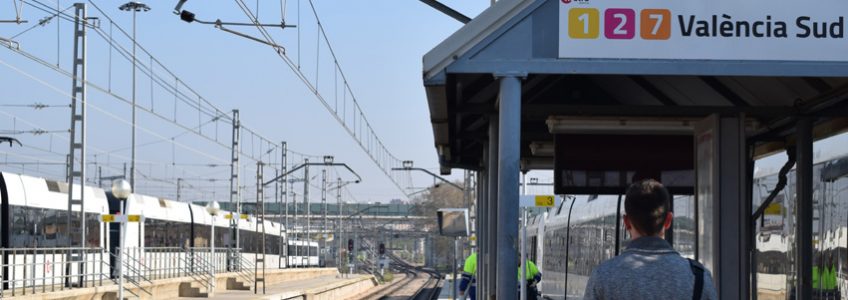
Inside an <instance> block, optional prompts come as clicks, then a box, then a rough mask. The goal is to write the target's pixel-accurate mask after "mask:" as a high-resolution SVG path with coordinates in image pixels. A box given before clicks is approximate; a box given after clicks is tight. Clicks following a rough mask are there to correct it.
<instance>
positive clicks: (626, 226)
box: [622, 215, 633, 230]
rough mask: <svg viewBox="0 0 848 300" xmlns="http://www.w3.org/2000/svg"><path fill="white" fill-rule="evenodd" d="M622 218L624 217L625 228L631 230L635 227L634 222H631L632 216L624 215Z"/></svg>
mask: <svg viewBox="0 0 848 300" xmlns="http://www.w3.org/2000/svg"><path fill="white" fill-rule="evenodd" d="M622 218H624V230H630V228H633V224H630V217H628V216H627V215H624V216H623V217H622Z"/></svg>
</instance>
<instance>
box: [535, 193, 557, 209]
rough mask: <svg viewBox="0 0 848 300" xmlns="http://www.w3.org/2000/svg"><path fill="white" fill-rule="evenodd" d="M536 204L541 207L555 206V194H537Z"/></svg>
mask: <svg viewBox="0 0 848 300" xmlns="http://www.w3.org/2000/svg"><path fill="white" fill-rule="evenodd" d="M535 200H536V206H539V207H554V205H555V202H554V196H547V195H546V196H536V199H535Z"/></svg>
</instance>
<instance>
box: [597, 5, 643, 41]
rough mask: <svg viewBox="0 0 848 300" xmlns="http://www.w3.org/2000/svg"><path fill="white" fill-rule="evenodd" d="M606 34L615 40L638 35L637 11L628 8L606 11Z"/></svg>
mask: <svg viewBox="0 0 848 300" xmlns="http://www.w3.org/2000/svg"><path fill="white" fill-rule="evenodd" d="M604 36H605V37H607V38H608V39H615V40H629V39H633V37H634V36H636V12H635V11H633V10H632V9H627V8H610V9H607V10H606V11H604Z"/></svg>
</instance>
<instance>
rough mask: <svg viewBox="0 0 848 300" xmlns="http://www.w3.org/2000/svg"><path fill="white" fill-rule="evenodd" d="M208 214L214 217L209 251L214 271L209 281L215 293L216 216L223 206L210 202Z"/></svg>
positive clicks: (211, 271)
mask: <svg viewBox="0 0 848 300" xmlns="http://www.w3.org/2000/svg"><path fill="white" fill-rule="evenodd" d="M206 212H208V213H209V215H211V216H212V233H211V235H212V237H211V238H210V240H211V242H210V247H209V249H210V250H209V252H210V254H211V257H212V259H211V260H212V269H211V270H210V273H212V276H210V277H209V281H210V282H209V287H210V289H211V290H212V293H214V292H215V281H216V280H215V262H216V259H215V216H217V215H218V213H219V212H221V205H220V204H218V201H214V200H213V201H212V202H209V203H208V204H206Z"/></svg>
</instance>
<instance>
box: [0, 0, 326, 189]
mask: <svg viewBox="0 0 848 300" xmlns="http://www.w3.org/2000/svg"><path fill="white" fill-rule="evenodd" d="M26 2H27V5H30V6H33V7H36V5H39V6H41V7H40V8H39V9H38V10H40V11H43V12H46V13H48V14H52V15H56V17H54V19H55V20H58V21H61V22H63V21H69V22H71V21H73V20H72V19H70V18H68V16H69V15H67V14H66V13H63V12H62V11H59V10H58V8H57V9H52V8H50V9H48V8H49V6H47V5H43V3H41V2H38V1H37V0H26ZM29 2H33V3H29ZM90 2H91V1H90ZM91 3H92V4H93V5H94V6H95V7H96V4H94V3H93V2H91ZM45 7H48V8H45ZM96 8H97V9H98V10H100V9H99V8H98V7H96ZM101 12H102V10H101ZM103 15H104V16H105V17H106V18H107V19H109V22H110V31H111V28H113V27H117V28H116V29H117V30H118V32H121V33H124V34H125V35H126V32H125V31H123V29H121V28H120V26H117V24H115V23H114V22H113V21H112V20H111V19H110V18H108V16H106V15H105V13H103ZM283 15H284V12H283ZM57 23H60V22H57ZM90 28H92V27H90ZM92 31H94V32H95V33H96V35H94V36H100V37H101V38H103V40H104V41H106V42H107V44H108V45H109V49H110V53H111V52H112V51H113V50H117V51H116V52H117V53H119V55H121V56H123V55H122V54H121V53H122V52H123V54H126V53H127V52H126V51H124V50H126V48H125V47H123V46H121V45H120V44H119V43H118V42H117V41H116V40H115V39H114V38H113V37H112V34H111V33H106V32H105V31H104V30H101V29H99V28H97V27H94V29H93V30H92ZM135 42H136V41H133V43H135ZM7 48H8V47H7ZM121 48H123V49H121ZM139 48H140V49H142V51H143V52H144V53H147V54H149V52H147V50H146V49H144V48H143V47H140V46H139ZM9 49H10V50H12V51H13V52H15V53H17V54H19V55H22V56H23V57H24V58H27V59H29V60H31V61H34V62H36V63H38V64H41V65H44V66H46V67H48V68H50V69H52V70H54V71H56V72H58V73H59V74H61V75H64V76H67V77H69V78H74V76H73V75H72V74H70V72H68V71H67V70H64V69H63V68H62V67H61V66H60V64H59V63H58V62H57V63H56V64H52V63H48V62H47V61H46V60H44V59H41V58H39V57H37V56H35V55H32V54H30V53H28V52H26V51H15V49H11V48H9ZM17 50H20V49H17ZM57 57H58V55H57ZM124 58H127V57H124ZM57 59H58V58H57ZM128 60H131V58H128ZM149 61H151V63H150V64H142V63H140V62H132V63H134V64H138V65H139V69H144V70H147V73H145V74H147V75H149V76H150V77H151V80H152V81H153V82H152V83H153V84H156V86H158V87H161V88H162V89H163V90H165V91H166V92H168V93H171V94H174V95H175V97H176V98H178V99H180V100H181V101H182V100H185V101H184V102H185V103H186V104H188V105H195V104H196V103H198V102H200V103H204V105H195V106H194V107H192V108H193V109H194V110H198V111H202V112H204V113H208V114H209V115H210V117H211V116H212V115H214V116H215V117H216V118H219V119H220V120H218V121H216V122H214V123H215V124H218V123H219V121H220V123H228V122H231V117H230V115H229V114H228V113H223V110H221V109H218V108H217V107H214V105H211V103H210V102H208V101H207V100H206V99H205V98H202V97H200V96H199V95H197V94H196V93H194V91H193V90H192V89H191V88H190V87H189V86H188V85H186V84H185V83H184V82H182V79H180V78H179V77H176V75H173V73H172V72H171V71H170V70H168V69H167V68H166V67H164V65H161V63H159V61H158V60H156V59H155V57H153V56H152V55H151V56H150V59H149ZM0 63H2V64H4V65H6V66H7V67H9V68H11V69H13V70H15V69H16V67H14V66H12V65H11V64H8V63H6V62H5V61H0ZM157 65H158V66H159V67H157ZM145 66H146V67H145ZM160 70H164V71H166V72H167V74H170V75H172V76H173V78H165V77H162V76H161V72H160ZM15 71H16V72H17V71H21V70H20V69H18V70H15ZM110 72H111V70H110ZM27 77H29V78H30V79H32V80H35V81H36V82H39V83H40V84H42V85H45V84H46V85H45V86H48V87H50V88H51V89H53V90H54V91H56V92H59V93H60V94H62V95H63V96H66V97H69V96H68V94H67V93H66V92H64V89H60V88H56V87H55V86H52V85H50V84H49V83H47V82H46V81H43V80H41V79H39V78H37V77H35V76H31V74H30V76H27ZM172 81H173V82H174V83H173V84H171V82H172ZM84 84H86V85H87V86H89V87H92V88H93V89H95V90H97V91H99V92H102V93H103V94H105V95H106V96H108V97H110V98H113V99H116V100H119V101H122V102H124V103H128V101H127V100H126V99H125V98H124V97H122V96H120V95H118V94H117V92H114V91H113V90H112V88H111V76H110V78H109V86H108V88H103V87H102V86H101V85H98V84H95V83H93V82H91V81H86V82H84ZM180 85H182V87H180ZM169 86H170V87H172V88H170V89H169V88H168V87H169ZM195 96H197V98H195ZM191 98H194V99H191ZM198 99H200V100H198ZM191 100H198V101H191ZM90 102H91V101H89V103H90ZM181 103H182V102H181ZM206 104H208V105H206ZM57 107H58V106H57ZM66 107H67V106H66ZM91 107H92V108H93V109H94V110H97V111H98V112H99V113H103V114H104V115H106V116H109V117H110V118H112V119H116V120H119V121H122V120H121V118H119V117H118V116H117V115H115V114H114V113H111V112H110V111H108V110H104V109H102V108H100V107H99V106H97V105H92V106H91ZM138 108H140V110H141V111H144V112H146V113H148V114H150V115H152V116H154V117H156V118H158V119H161V120H163V121H165V123H167V124H171V125H173V126H175V127H177V128H180V129H183V130H184V131H183V132H182V133H180V134H179V135H178V136H182V135H185V134H187V132H191V133H195V135H196V136H200V137H201V138H203V139H205V140H207V141H210V142H212V143H214V144H217V145H220V146H222V147H223V148H225V149H228V148H229V144H223V143H221V142H219V141H218V140H217V139H215V138H212V137H211V136H210V134H208V133H207V134H204V133H200V132H199V130H192V129H195V128H192V126H191V125H185V124H184V123H181V122H177V120H176V117H174V118H173V119H171V118H170V116H169V117H165V116H164V115H163V114H162V112H161V111H159V112H156V111H154V110H153V107H152V105H151V107H150V108H149V109H148V108H145V107H143V106H141V105H140V104H139V106H138ZM174 113H175V114H176V110H175V111H174ZM124 123H127V122H126V121H124ZM208 123H209V121H207V123H203V124H200V125H199V126H197V127H203V126H204V125H206V124H208ZM229 125H231V124H229ZM139 128H140V129H142V130H145V129H146V128H142V127H139ZM147 130H148V131H146V133H150V134H151V135H152V136H154V137H156V138H158V139H159V140H158V141H155V142H158V143H162V142H169V143H170V144H171V145H172V146H178V145H179V144H180V142H176V141H173V138H168V137H166V136H164V135H156V134H155V132H150V131H149V129H147ZM242 131H243V132H245V133H247V135H250V136H253V137H252V138H255V139H257V140H261V142H259V143H258V144H256V146H255V147H254V149H247V148H245V149H238V153H239V155H242V156H245V157H247V158H250V159H254V160H264V161H268V160H276V159H277V157H278V156H279V153H278V151H279V149H278V143H277V142H271V141H270V139H268V138H266V137H264V136H262V135H260V134H259V133H257V132H256V131H254V130H253V129H251V128H249V127H245V126H244V124H243V123H242ZM51 133H55V132H51ZM49 136H50V138H51V147H52V138H53V136H54V135H53V134H50V135H49ZM57 137H60V138H62V139H64V140H67V137H66V136H64V135H57ZM216 138H217V135H216ZM243 145H244V144H243ZM89 147H90V148H91V149H93V150H95V151H91V152H89V154H88V155H87V157H91V156H93V157H95V158H96V157H97V156H98V155H102V156H101V157H107V159H108V158H109V157H113V158H120V157H123V156H121V155H117V154H114V153H112V152H114V151H105V150H99V149H97V148H96V147H92V146H89ZM180 148H181V149H186V150H189V151H190V152H192V153H196V152H194V151H192V150H191V149H188V148H186V147H183V146H180ZM189 148H191V147H189ZM257 148H258V149H259V150H258V151H257V150H256V149H257ZM266 149H267V151H265V150H266ZM195 150H198V149H195ZM48 151H50V152H51V154H55V155H57V156H64V155H66V154H64V153H60V152H56V151H53V150H49V149H48ZM97 151H100V152H97ZM117 151H120V150H117ZM201 152H202V151H201ZM288 152H289V153H291V154H293V155H290V156H289V157H291V158H292V159H294V158H295V157H296V156H300V157H301V158H306V157H308V158H320V157H322V156H321V155H313V154H308V153H305V152H301V151H296V150H292V149H291V148H289V150H288ZM198 154H199V153H198ZM199 156H203V157H205V158H209V159H213V160H215V159H214V158H213V157H215V158H217V156H214V155H211V154H209V155H208V156H207V155H199ZM215 161H218V162H220V163H218V164H214V165H220V166H229V165H228V164H225V163H224V162H225V161H223V160H215ZM35 163H36V165H37V162H35ZM149 164H150V165H158V166H167V165H169V164H168V163H163V162H150V163H149ZM87 165H91V163H89V164H87ZM102 165H103V166H104V167H105V164H102ZM118 165H119V164H118ZM170 165H171V166H189V165H188V164H176V163H174V162H173V161H172V162H171V163H170ZM197 165H208V164H197ZM248 165H250V164H248ZM276 167H277V166H276V164H275V165H274V168H276ZM114 169H116V170H120V168H114ZM222 169H224V168H222ZM170 170H171V171H168V172H173V173H176V172H177V169H176V168H171V169H170ZM183 171H186V170H185V169H184V170H183ZM157 176H158V175H157ZM87 180H90V178H87Z"/></svg>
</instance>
